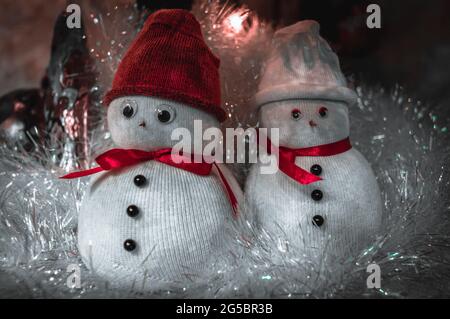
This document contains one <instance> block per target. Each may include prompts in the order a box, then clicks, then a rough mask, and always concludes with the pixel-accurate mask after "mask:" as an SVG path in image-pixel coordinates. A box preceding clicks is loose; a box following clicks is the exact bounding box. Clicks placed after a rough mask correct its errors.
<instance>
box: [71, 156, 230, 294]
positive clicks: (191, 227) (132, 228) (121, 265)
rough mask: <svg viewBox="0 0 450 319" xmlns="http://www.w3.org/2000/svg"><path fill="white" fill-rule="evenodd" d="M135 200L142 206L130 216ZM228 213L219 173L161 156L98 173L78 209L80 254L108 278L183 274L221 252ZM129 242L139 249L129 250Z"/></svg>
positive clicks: (161, 277)
mask: <svg viewBox="0 0 450 319" xmlns="http://www.w3.org/2000/svg"><path fill="white" fill-rule="evenodd" d="M136 176H139V177H140V180H139V179H138V180H139V181H140V182H142V181H143V184H142V185H140V184H136V183H135V180H136ZM133 206H134V207H136V208H137V210H138V211H137V212H133V213H132V214H129V213H130V207H133ZM230 212H231V207H230V205H229V203H228V199H227V197H226V194H225V193H224V192H223V186H222V185H221V184H220V181H219V180H218V179H217V177H216V176H214V175H210V176H199V175H196V174H193V173H190V172H187V171H184V170H181V169H178V168H175V167H172V166H169V165H166V164H162V163H159V162H156V161H150V162H146V163H143V164H140V165H136V166H133V167H129V168H125V169H122V170H119V171H113V172H105V173H101V174H98V175H97V176H95V177H94V178H93V179H92V181H91V184H90V186H89V188H88V190H87V194H86V199H85V200H84V202H83V205H82V209H81V212H80V216H79V234H78V236H79V237H78V243H79V247H80V253H81V255H82V256H83V260H84V262H85V263H86V265H88V267H90V268H91V269H93V270H94V271H96V272H98V273H99V275H101V276H102V277H104V278H108V279H109V280H111V281H117V280H120V281H128V282H130V283H132V282H133V281H136V284H137V285H138V286H139V285H140V284H141V283H143V280H146V281H148V280H150V285H154V284H155V283H157V282H159V281H167V282H175V281H180V280H185V279H186V277H188V276H189V275H192V274H194V275H195V274H198V272H199V271H201V270H203V269H204V266H205V265H206V264H207V263H208V261H210V258H211V257H212V255H213V253H219V252H220V248H221V247H222V246H223V245H224V243H225V242H226V239H225V237H226V234H225V228H226V227H225V225H226V223H228V222H230V218H231V213H230ZM134 214H136V215H135V216H130V215H134ZM126 240H133V242H134V243H135V244H136V248H135V249H134V250H132V251H128V250H126V249H125V248H124V243H125V241H126ZM147 285H148V283H147Z"/></svg>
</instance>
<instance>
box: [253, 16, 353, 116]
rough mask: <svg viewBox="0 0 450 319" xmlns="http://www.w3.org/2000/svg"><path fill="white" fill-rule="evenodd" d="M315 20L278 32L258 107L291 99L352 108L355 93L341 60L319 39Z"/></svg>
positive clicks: (263, 76) (259, 94)
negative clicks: (341, 103)
mask: <svg viewBox="0 0 450 319" xmlns="http://www.w3.org/2000/svg"><path fill="white" fill-rule="evenodd" d="M319 29H320V26H319V24H318V23H317V22H316V21H312V20H305V21H301V22H298V23H296V24H294V25H291V26H289V27H286V28H283V29H280V30H278V31H277V32H276V33H275V35H274V39H273V49H272V52H271V54H270V57H269V59H268V60H267V61H266V65H265V69H264V70H263V75H262V79H261V82H260V84H259V88H258V93H257V94H256V96H255V102H256V105H257V106H258V107H260V106H262V105H264V104H266V103H270V102H276V101H283V100H290V99H325V100H332V101H342V102H345V103H347V104H348V105H351V104H353V103H355V102H356V99H357V95H356V93H355V92H354V91H353V90H351V89H349V88H348V87H347V83H346V79H345V76H344V75H343V74H342V72H341V69H340V66H339V59H338V57H337V56H336V54H334V52H333V51H332V50H331V48H330V46H329V45H328V43H327V42H326V41H325V40H324V39H322V38H321V37H320V34H319Z"/></svg>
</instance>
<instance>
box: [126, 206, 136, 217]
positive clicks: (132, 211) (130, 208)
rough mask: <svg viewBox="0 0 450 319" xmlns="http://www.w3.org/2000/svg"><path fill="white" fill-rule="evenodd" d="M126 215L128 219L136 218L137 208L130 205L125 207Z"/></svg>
mask: <svg viewBox="0 0 450 319" xmlns="http://www.w3.org/2000/svg"><path fill="white" fill-rule="evenodd" d="M127 215H128V216H130V217H136V216H137V215H139V208H137V206H136V205H130V206H128V207H127Z"/></svg>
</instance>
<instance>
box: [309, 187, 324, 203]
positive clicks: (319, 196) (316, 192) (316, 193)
mask: <svg viewBox="0 0 450 319" xmlns="http://www.w3.org/2000/svg"><path fill="white" fill-rule="evenodd" d="M322 197H323V193H322V191H321V190H318V189H315V190H313V191H312V192H311V198H312V199H314V200H315V201H319V200H321V199H322Z"/></svg>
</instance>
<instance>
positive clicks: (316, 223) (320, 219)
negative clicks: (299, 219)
mask: <svg viewBox="0 0 450 319" xmlns="http://www.w3.org/2000/svg"><path fill="white" fill-rule="evenodd" d="M324 221H325V220H324V219H323V217H322V216H320V215H316V216H314V217H313V221H312V222H313V225H314V226H317V227H320V226H322V225H323V223H324Z"/></svg>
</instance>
